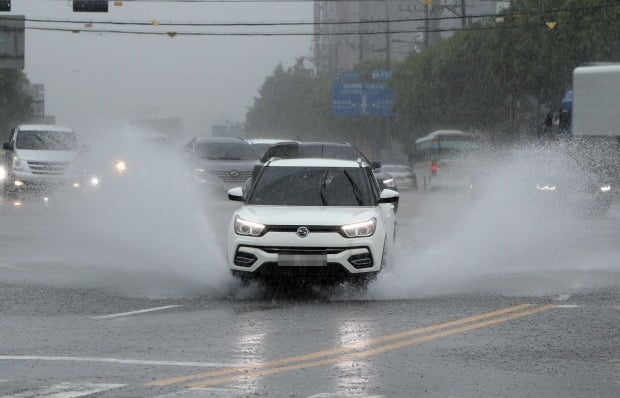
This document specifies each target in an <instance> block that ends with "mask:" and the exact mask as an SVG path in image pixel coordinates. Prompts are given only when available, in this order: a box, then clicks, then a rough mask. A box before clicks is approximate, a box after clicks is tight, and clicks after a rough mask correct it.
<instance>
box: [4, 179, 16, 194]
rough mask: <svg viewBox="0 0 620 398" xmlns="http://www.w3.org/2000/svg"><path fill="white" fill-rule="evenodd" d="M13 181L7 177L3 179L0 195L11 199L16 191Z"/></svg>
mask: <svg viewBox="0 0 620 398" xmlns="http://www.w3.org/2000/svg"><path fill="white" fill-rule="evenodd" d="M14 184H15V183H14V181H13V180H12V179H10V178H8V177H7V179H6V180H4V187H3V188H2V196H3V197H5V198H7V199H13V198H15V197H16V196H17V191H16V190H15V185H14Z"/></svg>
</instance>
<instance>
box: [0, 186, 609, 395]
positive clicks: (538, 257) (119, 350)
mask: <svg viewBox="0 0 620 398" xmlns="http://www.w3.org/2000/svg"><path fill="white" fill-rule="evenodd" d="M173 203H174V201H173V200H172V199H171V201H170V202H164V203H158V204H157V206H142V207H141V208H140V207H139V206H136V204H135V203H131V204H129V205H126V207H124V206H125V205H123V206H116V207H115V208H110V207H105V206H104V207H102V208H97V211H95V210H93V208H92V207H83V206H75V207H71V208H70V209H67V208H65V207H63V206H59V207H50V205H51V204H48V205H40V204H35V203H34V202H27V203H26V202H25V203H24V204H22V205H21V206H19V207H18V208H15V206H14V205H13V204H11V203H3V204H2V206H1V210H0V212H1V213H0V214H1V217H2V225H3V228H2V231H1V232H0V320H1V323H0V397H46V396H48V397H52V396H54V397H79V396H98V397H99V396H104V397H256V396H269V397H412V396H425V397H426V396H428V397H474V396H475V397H478V396H480V397H487V396H494V397H497V396H499V397H528V396H532V397H535V396H536V397H540V396H545V397H547V396H562V397H584V396H588V397H589V396H592V397H594V396H598V397H617V396H618V395H619V394H620V329H618V325H620V265H619V264H618V258H620V256H616V254H618V248H617V236H619V235H618V232H620V212H619V211H618V207H617V206H616V205H614V208H612V209H611V211H610V213H609V214H608V215H607V217H604V218H601V219H583V218H575V219H560V220H558V219H549V220H538V221H539V222H538V223H536V225H534V226H532V224H531V222H526V220H525V218H526V217H525V215H523V214H517V215H516V216H515V215H508V212H505V211H500V212H497V213H493V212H492V211H490V210H489V209H488V208H478V207H477V206H478V204H476V203H471V202H470V201H468V199H467V198H466V197H465V196H464V195H460V194H453V193H450V194H448V193H437V192H433V193H426V192H412V193H404V194H403V200H402V202H401V205H400V208H399V213H398V216H397V218H398V223H399V232H398V233H399V235H398V239H399V246H398V247H397V249H396V250H395V253H393V262H392V264H391V267H390V268H389V269H387V270H386V271H385V272H384V273H382V275H380V277H379V279H378V280H377V281H376V283H374V284H373V285H371V286H370V287H369V288H368V290H365V291H364V290H359V289H353V288H351V287H347V286H344V287H338V288H335V289H325V288H316V289H308V290H306V291H302V292H299V291H294V292H291V291H286V290H283V291H278V292H274V291H270V290H266V289H264V288H262V287H260V286H254V285H251V286H249V287H241V286H238V285H237V284H236V283H235V282H234V281H233V280H232V279H231V278H230V277H229V276H228V273H227V271H226V269H225V264H224V263H223V261H222V259H223V255H224V254H223V251H222V243H223V241H224V239H225V235H224V232H223V231H224V228H225V226H226V224H227V222H228V217H229V214H230V212H231V211H232V209H233V208H234V206H235V204H233V203H228V202H223V201H221V200H212V201H210V202H209V204H208V205H206V206H205V207H204V208H205V209H206V211H205V212H204V214H203V213H201V212H200V209H203V207H201V206H202V205H201V204H200V203H201V202H196V203H193V202H191V201H190V205H191V206H180V207H179V208H177V207H174V206H173ZM162 209H164V210H162ZM129 210H131V211H129ZM489 213H490V214H489ZM485 214H486V216H485ZM507 217H508V218H507ZM529 221H531V220H529ZM499 224H501V225H502V226H508V227H502V228H498V227H497V226H498V225H499Z"/></svg>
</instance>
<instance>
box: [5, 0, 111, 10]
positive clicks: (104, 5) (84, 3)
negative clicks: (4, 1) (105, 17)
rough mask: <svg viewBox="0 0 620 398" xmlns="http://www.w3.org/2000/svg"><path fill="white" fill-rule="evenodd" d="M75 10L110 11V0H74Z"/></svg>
mask: <svg viewBox="0 0 620 398" xmlns="http://www.w3.org/2000/svg"><path fill="white" fill-rule="evenodd" d="M0 1H1V0H0ZM73 12H108V0H73Z"/></svg>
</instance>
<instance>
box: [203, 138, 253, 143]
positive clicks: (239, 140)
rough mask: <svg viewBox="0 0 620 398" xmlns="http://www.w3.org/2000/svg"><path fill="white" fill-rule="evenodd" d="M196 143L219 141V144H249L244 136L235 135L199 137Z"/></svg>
mask: <svg viewBox="0 0 620 398" xmlns="http://www.w3.org/2000/svg"><path fill="white" fill-rule="evenodd" d="M195 142H196V143H218V144H248V143H247V142H246V141H245V140H243V139H242V138H234V137H198V138H196V141H195Z"/></svg>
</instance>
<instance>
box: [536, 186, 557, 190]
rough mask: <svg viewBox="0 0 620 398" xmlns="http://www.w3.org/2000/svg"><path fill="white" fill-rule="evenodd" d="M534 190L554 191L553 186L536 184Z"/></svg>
mask: <svg viewBox="0 0 620 398" xmlns="http://www.w3.org/2000/svg"><path fill="white" fill-rule="evenodd" d="M536 189H538V190H539V191H555V185H539V184H536Z"/></svg>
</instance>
